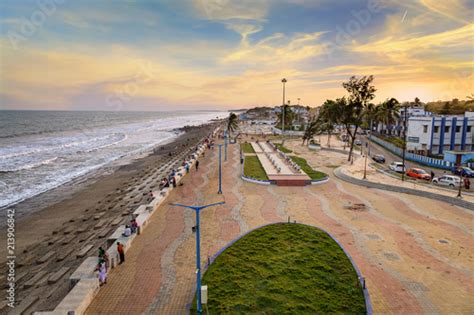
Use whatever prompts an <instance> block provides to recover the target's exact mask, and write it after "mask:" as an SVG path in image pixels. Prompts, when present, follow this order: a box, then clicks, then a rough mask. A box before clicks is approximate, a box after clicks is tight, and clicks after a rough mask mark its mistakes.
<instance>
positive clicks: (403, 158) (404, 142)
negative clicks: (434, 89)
mask: <svg viewBox="0 0 474 315" xmlns="http://www.w3.org/2000/svg"><path fill="white" fill-rule="evenodd" d="M403 108H404V111H403V116H404V117H403V154H402V167H403V171H402V182H403V181H404V180H405V169H406V168H405V150H406V147H407V108H408V106H407V105H406V104H405V105H404V106H403Z"/></svg>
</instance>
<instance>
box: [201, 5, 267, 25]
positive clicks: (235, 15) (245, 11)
mask: <svg viewBox="0 0 474 315" xmlns="http://www.w3.org/2000/svg"><path fill="white" fill-rule="evenodd" d="M193 4H194V7H195V8H196V10H197V12H198V13H199V14H200V16H201V17H202V18H204V19H207V20H213V21H227V20H236V19H237V20H253V21H263V20H264V19H265V17H266V15H267V12H268V8H269V1H268V0H259V1H254V0H239V1H233V0H193Z"/></svg>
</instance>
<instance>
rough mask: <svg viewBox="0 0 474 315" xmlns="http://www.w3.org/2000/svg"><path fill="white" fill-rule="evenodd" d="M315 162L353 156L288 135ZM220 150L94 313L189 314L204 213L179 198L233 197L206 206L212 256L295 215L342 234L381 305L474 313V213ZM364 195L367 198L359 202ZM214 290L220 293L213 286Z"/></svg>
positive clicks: (137, 248) (113, 277)
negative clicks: (291, 176) (248, 177)
mask: <svg viewBox="0 0 474 315" xmlns="http://www.w3.org/2000/svg"><path fill="white" fill-rule="evenodd" d="M288 145H289V146H293V148H294V149H295V150H296V151H298V153H299V154H300V155H301V156H303V157H305V158H307V159H308V161H309V162H310V164H311V165H313V166H315V167H317V168H318V169H321V170H323V171H325V172H326V173H328V174H332V169H333V168H334V166H336V165H338V164H341V163H343V161H344V160H345V157H344V156H342V155H340V154H338V153H333V152H324V153H322V152H318V153H311V152H309V151H308V150H307V149H306V148H303V147H300V146H299V143H298V144H288ZM228 153H229V154H228V161H226V162H223V192H224V194H223V195H218V194H217V193H216V192H217V180H218V179H217V154H216V152H215V151H212V152H211V151H207V152H206V156H205V157H203V158H201V163H200V168H199V171H197V172H196V171H195V170H193V171H192V172H191V174H190V175H188V176H187V177H185V179H184V185H183V186H181V187H178V189H175V190H174V191H173V192H172V193H171V195H170V197H169V199H168V201H167V203H166V204H164V205H162V206H161V208H160V209H159V210H158V211H157V212H156V213H155V215H154V217H153V218H152V221H151V222H150V224H149V226H148V228H147V229H146V230H145V231H144V233H142V235H140V236H139V237H138V238H137V239H136V240H135V242H134V244H133V247H132V248H131V249H130V250H129V251H128V252H127V256H126V262H125V264H123V265H121V266H119V267H118V268H116V269H114V270H113V272H112V273H111V274H110V276H109V279H108V283H107V285H105V286H104V287H102V289H101V290H100V292H99V294H98V295H97V297H96V298H95V299H94V301H93V303H92V304H91V306H90V307H89V309H88V311H87V313H88V314H140V313H148V314H185V313H186V309H187V307H188V306H189V303H190V301H191V300H192V295H193V289H194V286H195V273H194V271H195V239H194V235H193V234H192V232H191V227H192V226H193V225H194V213H193V212H192V211H191V210H185V209H182V208H176V207H171V206H169V205H168V203H170V202H180V203H185V204H204V203H211V202H216V201H220V200H225V201H226V204H225V205H223V206H218V207H213V208H208V209H205V210H204V211H203V212H201V246H202V247H201V256H202V261H203V264H204V263H205V261H206V260H207V257H208V256H212V255H213V254H214V253H216V252H217V251H218V250H219V249H220V248H222V247H223V246H224V245H225V244H227V243H228V242H230V241H231V240H233V239H234V238H236V237H238V236H239V235H240V234H242V233H244V232H246V231H247V230H249V229H251V228H255V227H258V226H260V225H263V224H266V223H269V222H280V221H285V222H286V221H287V220H288V216H290V217H291V220H292V221H293V220H297V221H298V222H302V223H308V224H312V225H315V226H320V227H322V228H324V229H325V230H327V231H328V232H330V233H331V234H332V235H333V236H335V237H336V238H337V239H338V240H339V241H340V242H341V243H342V244H343V246H344V247H345V248H346V250H347V251H348V252H349V253H350V255H351V256H352V258H353V259H354V261H355V263H356V264H357V265H358V267H359V268H360V270H361V273H362V275H363V276H364V277H365V278H366V283H367V287H368V290H369V293H370V296H371V299H372V304H373V308H374V313H375V314H399V313H404V314H422V313H424V314H474V298H473V295H472V292H474V290H473V289H474V268H473V267H474V265H473V249H474V238H473V222H474V221H473V218H474V216H473V213H472V212H471V211H469V210H466V209H463V208H459V207H456V206H452V205H450V204H447V203H443V202H440V201H433V200H429V199H426V198H420V197H416V196H411V195H405V194H397V193H390V192H385V191H381V190H376V189H367V188H364V187H360V186H356V185H352V184H349V183H346V182H342V181H339V180H338V179H336V178H335V177H334V176H332V175H331V179H330V181H329V182H328V183H326V184H323V185H315V186H307V187H277V186H262V185H255V184H252V183H248V182H244V181H242V180H240V178H239V174H240V161H239V149H238V146H237V145H230V146H229V152H228ZM354 204H364V207H362V208H355V207H354V208H352V207H351V205H354ZM209 289H210V294H212V287H210V288H209Z"/></svg>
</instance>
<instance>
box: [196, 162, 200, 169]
mask: <svg viewBox="0 0 474 315" xmlns="http://www.w3.org/2000/svg"><path fill="white" fill-rule="evenodd" d="M198 169H199V160H196V171H197V170H198Z"/></svg>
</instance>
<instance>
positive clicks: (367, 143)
mask: <svg viewBox="0 0 474 315" xmlns="http://www.w3.org/2000/svg"><path fill="white" fill-rule="evenodd" d="M368 145H369V142H366V143H365V163H364V178H363V179H367V155H369V152H368V151H369V149H368ZM361 151H362V146H361Z"/></svg>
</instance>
